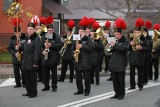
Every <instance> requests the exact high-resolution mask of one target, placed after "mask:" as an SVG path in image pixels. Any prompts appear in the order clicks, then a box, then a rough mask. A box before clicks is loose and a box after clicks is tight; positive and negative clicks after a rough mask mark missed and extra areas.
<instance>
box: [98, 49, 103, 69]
mask: <svg viewBox="0 0 160 107" xmlns="http://www.w3.org/2000/svg"><path fill="white" fill-rule="evenodd" d="M103 57H104V51H100V64H99V71H100V72H101V71H102V65H103Z"/></svg>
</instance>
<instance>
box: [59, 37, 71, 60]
mask: <svg viewBox="0 0 160 107" xmlns="http://www.w3.org/2000/svg"><path fill="white" fill-rule="evenodd" d="M66 37H67V36H66ZM72 47H73V41H72V40H71V44H68V45H67V48H66V49H65V52H64V54H63V56H62V60H66V61H73V60H74V57H73V54H74V52H73V50H72Z"/></svg>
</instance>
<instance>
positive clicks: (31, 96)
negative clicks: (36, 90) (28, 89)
mask: <svg viewBox="0 0 160 107" xmlns="http://www.w3.org/2000/svg"><path fill="white" fill-rule="evenodd" d="M34 97H37V96H36V95H34V96H33V95H30V96H29V98H34Z"/></svg>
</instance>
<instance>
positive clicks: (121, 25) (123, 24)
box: [114, 18, 127, 29]
mask: <svg viewBox="0 0 160 107" xmlns="http://www.w3.org/2000/svg"><path fill="white" fill-rule="evenodd" d="M114 25H116V28H121V29H126V27H127V25H126V22H125V21H124V20H123V19H122V18H118V19H117V20H116V21H115V22H114Z"/></svg>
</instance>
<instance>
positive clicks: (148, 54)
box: [145, 35, 153, 62]
mask: <svg viewBox="0 0 160 107" xmlns="http://www.w3.org/2000/svg"><path fill="white" fill-rule="evenodd" d="M145 40H146V47H148V49H147V50H146V51H145V61H146V62H148V61H151V59H152V56H151V54H152V48H153V40H152V37H151V36H149V35H147V36H146V39H145Z"/></svg>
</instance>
